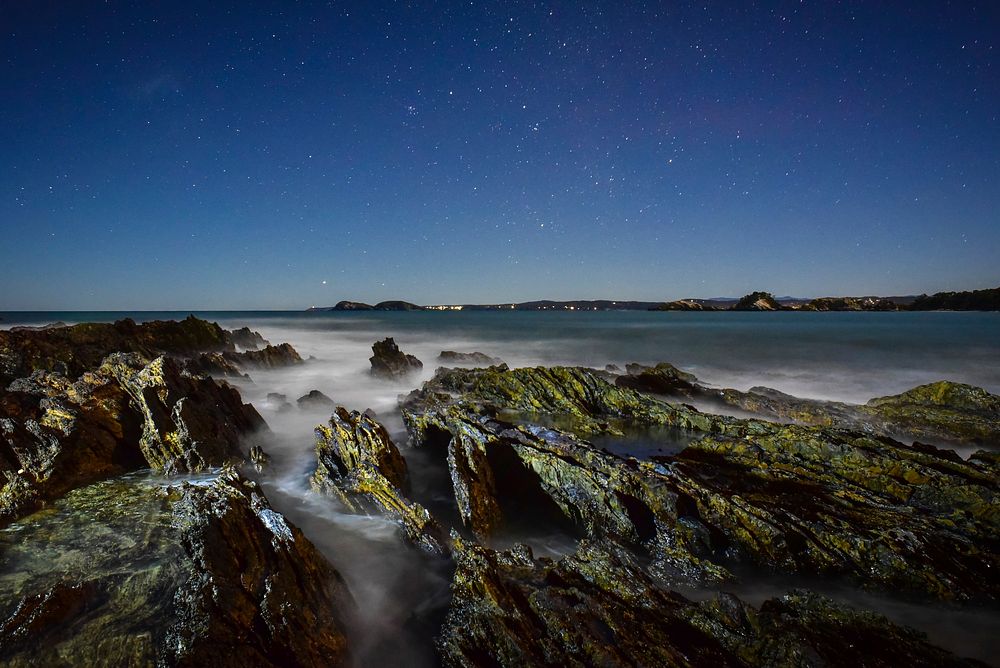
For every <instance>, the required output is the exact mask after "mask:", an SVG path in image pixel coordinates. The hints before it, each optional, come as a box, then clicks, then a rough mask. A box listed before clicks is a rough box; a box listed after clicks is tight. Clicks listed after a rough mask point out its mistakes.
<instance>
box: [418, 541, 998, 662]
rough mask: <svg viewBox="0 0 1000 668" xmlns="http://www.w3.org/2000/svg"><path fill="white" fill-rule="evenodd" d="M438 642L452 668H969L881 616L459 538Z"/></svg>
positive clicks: (616, 562) (798, 596) (596, 555)
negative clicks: (673, 586) (711, 594)
mask: <svg viewBox="0 0 1000 668" xmlns="http://www.w3.org/2000/svg"><path fill="white" fill-rule="evenodd" d="M455 555H456V561H457V569H456V572H455V577H454V581H453V584H452V594H453V600H452V604H451V608H450V610H449V613H448V617H447V620H446V622H445V625H444V628H443V630H442V632H441V634H440V636H439V638H438V647H439V649H440V651H441V656H442V660H443V662H444V664H445V665H446V666H453V667H455V668H458V667H460V666H461V667H463V668H465V667H469V666H474V667H480V666H482V667H486V666H490V667H494V666H504V667H506V666H511V667H513V666H528V665H530V666H553V667H555V666H559V667H562V666H845V667H851V668H853V667H854V666H861V665H863V666H899V665H909V666H962V665H978V664H976V663H974V662H970V661H964V660H962V659H959V658H957V657H955V656H953V655H951V654H949V653H947V652H945V651H944V650H941V649H939V648H937V647H934V646H932V645H930V644H929V643H927V642H926V640H925V639H924V637H922V636H921V634H919V633H917V632H914V631H911V630H909V629H905V628H902V627H899V626H896V625H894V624H892V623H890V622H889V621H888V620H886V619H885V618H883V617H881V616H878V615H874V614H871V613H866V612H858V611H855V610H852V609H849V608H846V607H843V606H840V605H837V604H835V603H833V602H832V601H830V600H829V599H825V598H823V597H820V596H817V595H815V594H810V593H808V592H793V593H791V594H789V595H787V596H784V597H782V598H780V599H772V600H768V601H766V602H765V603H764V604H763V605H762V606H761V607H760V608H759V609H755V608H753V607H751V606H749V605H746V604H744V603H742V602H741V601H739V600H738V599H737V598H735V597H733V596H730V595H719V596H717V597H716V598H714V599H711V600H708V601H705V602H702V603H695V602H692V601H690V600H688V599H686V598H684V597H683V596H681V595H680V594H677V593H675V592H669V591H665V590H663V589H661V588H660V587H658V586H657V585H656V584H655V583H654V582H653V581H651V580H650V579H649V578H648V577H647V576H646V575H645V573H644V572H643V571H642V569H641V568H640V567H639V566H638V564H637V563H636V562H635V560H634V559H633V558H632V557H631V556H630V555H629V554H628V553H627V552H625V551H623V550H620V549H617V548H615V547H613V546H607V545H601V544H595V543H591V542H586V541H585V542H583V543H581V545H580V548H579V550H578V551H577V552H576V554H574V555H571V556H568V557H565V558H563V559H561V560H559V561H552V560H549V559H538V560H536V559H534V558H533V557H532V554H531V552H530V550H528V549H527V548H526V547H524V546H521V547H519V548H517V549H515V550H512V551H509V552H495V551H493V550H490V549H488V548H484V547H480V546H478V545H475V544H471V543H468V542H466V541H463V540H461V539H458V540H456V542H455Z"/></svg>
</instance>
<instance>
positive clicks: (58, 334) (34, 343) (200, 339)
mask: <svg viewBox="0 0 1000 668" xmlns="http://www.w3.org/2000/svg"><path fill="white" fill-rule="evenodd" d="M241 332H242V330H241ZM258 336H259V335H258ZM235 338H237V339H239V340H241V341H244V342H246V337H245V335H243V334H242V333H241V334H240V335H238V336H236V337H235ZM261 340H263V339H261ZM226 351H229V352H235V343H234V336H233V334H232V333H231V332H227V331H226V330H224V329H222V328H221V327H219V325H217V324H216V323H214V322H207V321H205V320H200V319H198V318H195V317H194V316H188V317H187V318H185V319H184V320H181V321H173V320H154V321H151V322H146V323H143V324H141V325H137V324H136V323H135V322H134V321H133V320H131V319H128V318H126V319H125V320H119V321H118V322H116V323H114V324H109V323H83V324H79V325H73V326H71V327H57V328H55V329H43V330H33V331H23V330H22V331H2V330H0V385H6V384H7V383H9V382H10V381H11V380H14V379H15V378H22V377H25V376H29V375H31V373H32V372H33V371H35V370H36V369H40V370H43V371H55V372H58V373H61V374H63V375H64V376H68V377H71V378H75V377H77V376H79V375H80V374H82V373H84V372H85V371H90V370H92V369H94V368H96V367H97V366H98V365H100V364H101V361H102V360H103V359H104V358H105V357H107V356H108V355H110V354H111V353H114V352H129V353H139V354H141V355H143V356H145V357H148V358H153V357H156V356H158V355H160V354H163V353H166V354H169V355H174V356H179V357H193V356H196V355H198V354H200V353H204V352H226Z"/></svg>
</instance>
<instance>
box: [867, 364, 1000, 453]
mask: <svg viewBox="0 0 1000 668" xmlns="http://www.w3.org/2000/svg"><path fill="white" fill-rule="evenodd" d="M862 410H864V411H865V412H867V413H870V414H872V415H875V416H878V417H880V418H882V419H884V420H887V421H889V422H891V423H892V425H893V426H894V428H896V429H897V431H903V432H905V433H908V434H911V435H913V436H914V437H915V438H918V439H922V440H945V441H954V440H958V441H959V442H962V443H970V444H976V445H986V446H991V447H1000V396H997V395H995V394H990V393H989V392H987V391H986V390H984V389H982V388H981V387H975V386H972V385H965V384H962V383H953V382H949V381H944V380H942V381H938V382H936V383H930V384H927V385H920V386H919V387H915V388H913V389H911V390H908V391H906V392H903V393H902V394H897V395H894V396H888V397H879V398H876V399H872V400H871V401H869V402H868V403H867V404H866V405H865V406H864V407H863V409H862Z"/></svg>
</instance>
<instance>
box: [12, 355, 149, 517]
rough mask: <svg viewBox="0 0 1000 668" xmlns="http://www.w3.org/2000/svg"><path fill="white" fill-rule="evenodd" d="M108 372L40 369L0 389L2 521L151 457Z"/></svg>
mask: <svg viewBox="0 0 1000 668" xmlns="http://www.w3.org/2000/svg"><path fill="white" fill-rule="evenodd" d="M130 403H131V402H130V399H129V396H128V394H126V393H125V391H124V390H123V389H122V387H121V386H120V385H119V384H118V383H117V382H115V381H114V379H112V378H110V377H109V376H107V375H104V374H99V373H86V374H84V375H83V376H82V377H81V378H80V379H79V380H77V381H71V380H69V379H67V378H65V377H63V376H61V375H59V374H53V373H46V372H44V371H36V372H35V373H34V374H33V375H32V376H31V377H30V378H26V379H22V380H19V381H15V382H14V383H13V384H12V385H11V388H10V390H9V391H5V390H2V389H0V526H2V525H4V524H6V523H7V522H9V521H11V520H12V519H14V518H16V517H18V516H20V515H23V514H25V513H26V512H30V511H31V510H34V509H36V508H38V507H40V506H41V504H42V503H43V502H45V501H46V500H48V499H53V498H57V497H59V496H61V495H62V494H65V493H66V492H67V491H69V490H70V489H73V488H74V487H77V486H79V485H82V484H87V483H89V482H93V481H94V480H100V479H102V478H106V477H109V476H114V475H118V474H121V473H124V472H126V471H130V470H133V469H137V468H140V467H142V466H145V465H146V461H145V459H144V458H143V456H142V453H141V451H140V449H139V438H140V436H141V434H142V419H141V417H140V416H139V414H138V412H137V411H135V410H134V409H132V408H131V405H130Z"/></svg>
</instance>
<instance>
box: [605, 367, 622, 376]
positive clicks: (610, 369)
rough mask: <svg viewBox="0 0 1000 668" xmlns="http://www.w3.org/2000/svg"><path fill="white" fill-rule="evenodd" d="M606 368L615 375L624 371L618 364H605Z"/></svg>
mask: <svg viewBox="0 0 1000 668" xmlns="http://www.w3.org/2000/svg"><path fill="white" fill-rule="evenodd" d="M604 370H605V371H606V372H608V373H610V374H614V375H615V376H618V375H620V374H621V372H622V368H621V367H620V366H618V365H617V364H605V365H604Z"/></svg>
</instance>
